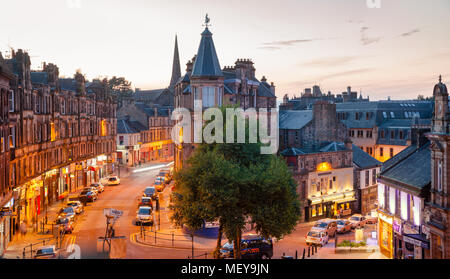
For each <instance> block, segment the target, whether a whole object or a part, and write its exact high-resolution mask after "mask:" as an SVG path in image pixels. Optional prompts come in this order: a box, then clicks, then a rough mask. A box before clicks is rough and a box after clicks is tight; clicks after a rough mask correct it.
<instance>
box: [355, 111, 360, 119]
mask: <svg viewBox="0 0 450 279" xmlns="http://www.w3.org/2000/svg"><path fill="white" fill-rule="evenodd" d="M355 120H359V112H356V113H355Z"/></svg>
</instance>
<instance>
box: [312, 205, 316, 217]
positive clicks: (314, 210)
mask: <svg viewBox="0 0 450 279" xmlns="http://www.w3.org/2000/svg"><path fill="white" fill-rule="evenodd" d="M311 217H316V206H315V205H313V206H311Z"/></svg>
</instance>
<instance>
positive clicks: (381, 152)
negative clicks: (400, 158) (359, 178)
mask: <svg viewBox="0 0 450 279" xmlns="http://www.w3.org/2000/svg"><path fill="white" fill-rule="evenodd" d="M380 156H381V157H383V147H380Z"/></svg>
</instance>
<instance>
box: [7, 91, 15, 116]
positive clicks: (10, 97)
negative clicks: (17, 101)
mask: <svg viewBox="0 0 450 279" xmlns="http://www.w3.org/2000/svg"><path fill="white" fill-rule="evenodd" d="M8 107H9V112H14V91H13V90H9V94H8Z"/></svg>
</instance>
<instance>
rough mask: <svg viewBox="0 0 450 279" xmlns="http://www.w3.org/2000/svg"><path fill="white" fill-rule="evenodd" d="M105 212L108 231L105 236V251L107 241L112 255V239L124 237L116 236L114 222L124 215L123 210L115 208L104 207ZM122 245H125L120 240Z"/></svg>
mask: <svg viewBox="0 0 450 279" xmlns="http://www.w3.org/2000/svg"><path fill="white" fill-rule="evenodd" d="M103 214H104V215H105V217H106V231H105V236H104V237H103V252H105V242H106V243H107V244H108V247H109V249H108V253H109V256H111V244H112V239H115V238H123V237H116V236H115V231H114V224H115V223H116V221H117V219H119V218H120V217H121V216H122V215H123V211H121V210H117V209H114V208H104V209H103ZM120 245H121V246H123V243H122V242H120ZM116 254H117V253H116ZM119 254H120V253H119Z"/></svg>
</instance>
